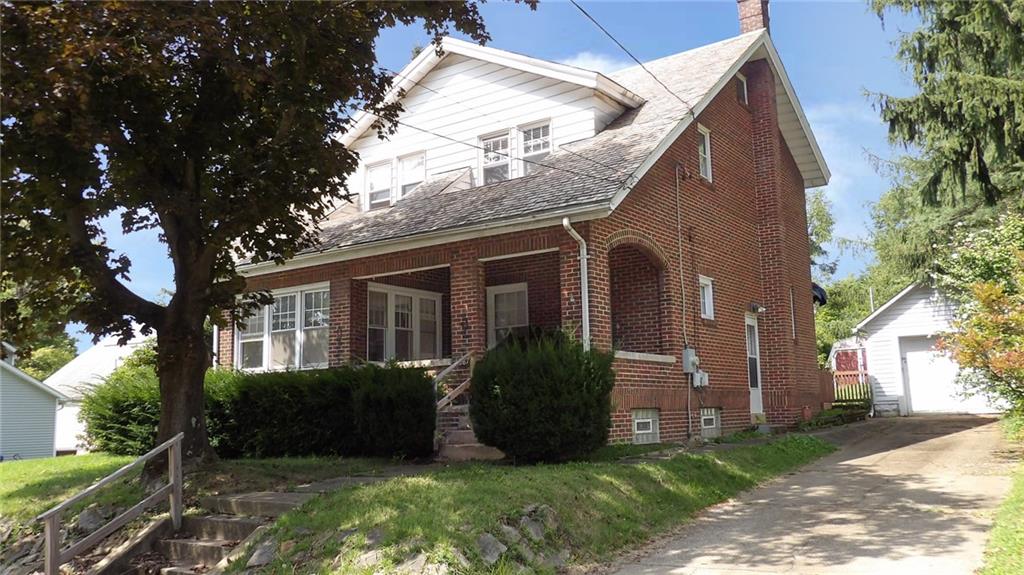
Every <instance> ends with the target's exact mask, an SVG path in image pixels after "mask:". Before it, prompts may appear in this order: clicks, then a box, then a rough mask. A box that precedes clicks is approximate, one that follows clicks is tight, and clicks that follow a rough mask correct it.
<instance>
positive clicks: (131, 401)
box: [82, 366, 435, 458]
mask: <svg viewBox="0 0 1024 575" xmlns="http://www.w3.org/2000/svg"><path fill="white" fill-rule="evenodd" d="M158 389H159V386H158V383H157V378H156V375H155V374H154V373H153V370H152V368H150V367H147V366H129V367H122V368H120V369H118V370H115V372H114V373H113V374H111V376H110V377H109V378H108V379H107V380H106V382H104V383H103V384H101V385H98V386H96V388H95V389H94V390H93V391H92V392H91V393H89V394H88V395H87V396H86V398H85V400H84V402H83V405H82V417H83V419H84V421H85V423H86V434H87V435H88V437H89V440H90V442H91V443H92V444H93V446H94V447H95V448H96V449H98V450H101V451H109V452H111V453H117V454H124V455H141V454H142V453H145V452H146V451H148V450H149V449H151V448H152V447H153V445H155V443H156V430H157V424H158V422H159V418H160V407H159V406H160V397H159V391H158ZM434 401H435V400H434V395H433V384H432V382H431V380H430V378H429V377H428V376H426V375H425V374H424V373H423V371H422V370H418V369H408V368H399V367H386V368H379V367H375V366H366V367H361V368H353V367H343V368H337V369H325V370H317V371H286V372H270V373H259V374H243V373H239V372H234V371H227V370H217V369H214V370H210V371H208V372H207V374H206V421H207V433H208V435H209V438H210V444H211V445H212V446H213V448H214V450H215V451H216V452H217V454H218V455H220V456H221V457H226V458H236V457H280V456H300V455H383V456H412V455H424V454H427V453H430V451H431V450H432V448H433V435H434V424H435V414H434V406H435V403H434Z"/></svg>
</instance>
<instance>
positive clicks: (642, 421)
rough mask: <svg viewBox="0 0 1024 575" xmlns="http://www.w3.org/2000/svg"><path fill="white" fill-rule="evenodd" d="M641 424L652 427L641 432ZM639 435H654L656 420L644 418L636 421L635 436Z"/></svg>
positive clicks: (634, 426)
mask: <svg viewBox="0 0 1024 575" xmlns="http://www.w3.org/2000/svg"><path fill="white" fill-rule="evenodd" d="M641 423H646V424H648V425H649V426H650V429H647V430H641V429H640V424H641ZM637 433H654V418H652V417H644V418H642V419H634V420H633V434H634V435H635V434H637Z"/></svg>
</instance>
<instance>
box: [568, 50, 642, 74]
mask: <svg viewBox="0 0 1024 575" xmlns="http://www.w3.org/2000/svg"><path fill="white" fill-rule="evenodd" d="M559 63H561V64H567V65H569V66H576V67H577V68H583V69H584V70H593V71H595V72H601V73H602V74H607V73H609V72H615V71H616V70H621V69H623V68H628V67H629V65H630V62H629V61H627V60H623V59H620V58H616V57H614V56H609V55H608V54H598V53H596V52H591V51H589V50H584V51H583V52H580V53H579V54H576V55H574V56H570V57H568V58H566V59H564V60H559Z"/></svg>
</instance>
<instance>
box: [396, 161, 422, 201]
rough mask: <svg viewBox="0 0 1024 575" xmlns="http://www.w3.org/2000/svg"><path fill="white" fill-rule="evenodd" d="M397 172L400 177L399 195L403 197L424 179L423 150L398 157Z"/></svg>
mask: <svg viewBox="0 0 1024 575" xmlns="http://www.w3.org/2000/svg"><path fill="white" fill-rule="evenodd" d="M398 173H399V176H398V177H399V178H401V188H400V189H401V197H403V198H404V197H405V196H407V195H409V192H411V191H413V190H415V189H416V186H418V185H420V184H422V183H423V180H425V179H426V169H425V167H424V162H423V152H420V153H418V154H412V155H409V156H405V157H403V158H399V159H398Z"/></svg>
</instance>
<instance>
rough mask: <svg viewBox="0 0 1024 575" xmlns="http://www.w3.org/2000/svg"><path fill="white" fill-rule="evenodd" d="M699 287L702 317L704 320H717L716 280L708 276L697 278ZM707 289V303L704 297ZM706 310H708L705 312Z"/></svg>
mask: <svg viewBox="0 0 1024 575" xmlns="http://www.w3.org/2000/svg"><path fill="white" fill-rule="evenodd" d="M697 285H698V290H697V304H698V305H699V306H700V317H701V318H703V319H715V280H713V279H711V278H709V277H707V276H697ZM705 288H706V289H707V301H706V302H705V297H704V291H705ZM705 303H706V304H707V305H705ZM705 308H707V309H706V310H705Z"/></svg>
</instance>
